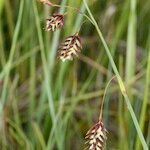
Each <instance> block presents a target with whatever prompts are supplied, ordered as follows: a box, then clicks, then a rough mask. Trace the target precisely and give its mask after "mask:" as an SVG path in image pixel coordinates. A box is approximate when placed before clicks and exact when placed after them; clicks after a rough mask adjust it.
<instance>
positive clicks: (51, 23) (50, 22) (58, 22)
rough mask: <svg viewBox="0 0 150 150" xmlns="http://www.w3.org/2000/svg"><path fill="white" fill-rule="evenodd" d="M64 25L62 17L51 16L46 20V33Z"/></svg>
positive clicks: (57, 15)
mask: <svg viewBox="0 0 150 150" xmlns="http://www.w3.org/2000/svg"><path fill="white" fill-rule="evenodd" d="M63 25H64V16H63V15H61V14H53V15H52V16H51V17H50V18H48V19H46V27H45V30H46V31H55V30H56V29H59V28H61V27H62V26H63Z"/></svg>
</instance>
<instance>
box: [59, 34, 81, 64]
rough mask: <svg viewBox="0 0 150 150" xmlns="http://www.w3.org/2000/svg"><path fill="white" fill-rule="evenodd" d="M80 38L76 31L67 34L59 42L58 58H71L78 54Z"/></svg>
mask: <svg viewBox="0 0 150 150" xmlns="http://www.w3.org/2000/svg"><path fill="white" fill-rule="evenodd" d="M81 48H82V46H81V39H80V37H79V34H78V33H76V34H74V35H72V36H69V37H67V38H66V39H65V41H64V42H63V43H61V45H60V47H59V49H58V58H60V59H61V60H62V61H65V60H73V57H74V56H78V54H79V53H80V51H81Z"/></svg>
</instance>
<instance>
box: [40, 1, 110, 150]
mask: <svg viewBox="0 0 150 150" xmlns="http://www.w3.org/2000/svg"><path fill="white" fill-rule="evenodd" d="M40 2H42V3H44V4H47V5H49V6H59V5H55V4H53V3H51V2H50V1H49V0H40ZM63 26H64V15H63V14H58V13H57V14H53V15H51V16H50V18H48V19H46V26H45V30H46V31H52V32H54V31H56V30H57V29H61V28H62V27H63ZM81 49H82V45H81V38H80V36H79V33H78V32H76V33H75V34H74V35H71V36H68V37H67V38H66V39H65V40H64V42H62V43H61V44H60V46H59V48H58V52H57V55H58V58H59V59H60V60H62V61H66V60H73V58H74V57H75V56H76V57H77V56H78V55H79V53H80V52H81ZM106 134H107V130H106V128H105V126H104V124H103V122H102V121H101V119H100V120H99V121H98V123H96V124H95V125H94V126H93V127H92V128H91V129H90V130H89V131H88V132H87V134H86V137H85V139H86V145H87V147H86V149H87V150H103V149H104V147H105V142H106V139H107V136H106Z"/></svg>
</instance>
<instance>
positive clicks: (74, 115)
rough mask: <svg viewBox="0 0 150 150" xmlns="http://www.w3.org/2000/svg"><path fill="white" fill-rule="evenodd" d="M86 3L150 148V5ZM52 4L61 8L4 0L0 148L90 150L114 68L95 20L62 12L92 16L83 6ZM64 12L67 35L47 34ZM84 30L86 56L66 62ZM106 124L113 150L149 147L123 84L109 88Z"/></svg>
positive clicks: (0, 6) (69, 0) (78, 1)
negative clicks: (67, 50) (65, 45)
mask: <svg viewBox="0 0 150 150" xmlns="http://www.w3.org/2000/svg"><path fill="white" fill-rule="evenodd" d="M86 1H87V3H88V6H89V7H90V9H91V12H92V14H93V16H94V17H95V19H96V21H97V22H98V25H99V27H100V29H101V31H102V33H103V36H104V38H105V41H106V43H107V44H108V46H109V48H110V52H111V55H112V57H113V59H114V62H115V63H116V66H117V68H118V70H119V73H120V75H121V78H122V80H124V83H125V86H126V89H127V94H128V96H129V98H130V102H131V104H132V106H133V109H134V112H135V114H136V117H137V119H138V121H139V125H140V127H141V129H142V132H143V135H144V137H145V140H146V142H147V145H148V147H149V148H150V1H148V0H143V1H141V0H131V1H129V0H124V1H120V0H89V1H88V0H86ZM52 2H53V3H55V4H60V5H61V6H62V7H61V8H56V7H49V6H46V5H43V4H42V3H40V2H38V1H36V0H14V1H11V0H0V150H7V149H8V150H21V149H23V150H24V149H27V150H32V149H33V150H46V149H47V150H51V149H52V150H55V149H56V150H80V149H84V147H85V144H84V143H85V139H84V137H85V134H86V132H87V131H88V129H89V128H90V127H91V126H92V125H94V123H96V122H97V121H98V116H99V111H100V105H101V101H102V97H103V94H104V90H105V87H106V85H107V83H108V81H109V80H110V79H111V78H112V76H113V75H114V73H113V71H112V66H111V63H110V61H109V59H108V57H107V54H106V52H105V50H104V47H103V44H102V42H101V41H100V40H99V37H98V34H97V31H96V30H95V27H94V26H93V25H92V24H91V22H89V21H88V20H86V18H85V17H84V16H83V15H81V14H79V13H77V12H76V11H73V10H72V9H66V8H64V7H63V6H64V5H69V6H72V7H76V8H79V9H80V10H81V11H82V12H84V13H86V8H85V5H84V3H83V1H82V0H52ZM58 12H60V13H65V12H67V15H65V24H64V27H63V29H62V30H58V31H56V32H45V31H44V29H43V28H44V27H45V20H46V19H47V18H48V17H49V16H50V15H51V14H53V13H58ZM84 20H86V22H85V23H84V24H82V23H83V22H84ZM80 28H81V29H80ZM79 29H80V33H79V34H80V37H81V39H82V47H83V48H82V52H81V56H80V57H79V58H75V59H74V60H73V61H69V62H61V61H60V60H58V59H57V58H56V57H57V56H56V53H57V49H58V46H59V43H60V42H61V41H63V40H64V39H65V38H66V37H67V36H70V35H73V34H74V33H75V32H77V31H78V30H79ZM103 122H104V124H105V127H106V129H107V130H108V135H107V137H108V138H107V144H106V149H108V150H140V149H143V148H142V146H141V144H140V140H139V138H138V136H137V131H136V130H135V127H134V125H133V121H132V119H131V117H130V114H129V112H128V108H127V106H126V104H125V103H124V99H123V97H122V94H121V92H120V89H119V85H118V82H116V80H114V81H113V82H112V83H111V84H110V86H109V88H108V90H107V94H106V98H105V103H104V110H103Z"/></svg>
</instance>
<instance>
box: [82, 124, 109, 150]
mask: <svg viewBox="0 0 150 150" xmlns="http://www.w3.org/2000/svg"><path fill="white" fill-rule="evenodd" d="M106 133H107V130H106V129H105V127H104V124H103V122H102V121H99V122H98V123H96V124H95V125H94V126H93V127H92V128H91V129H90V130H89V131H88V132H87V134H86V137H85V139H86V140H87V142H86V144H87V148H86V149H87V150H103V149H104V146H105V142H106V139H107V136H106Z"/></svg>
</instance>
